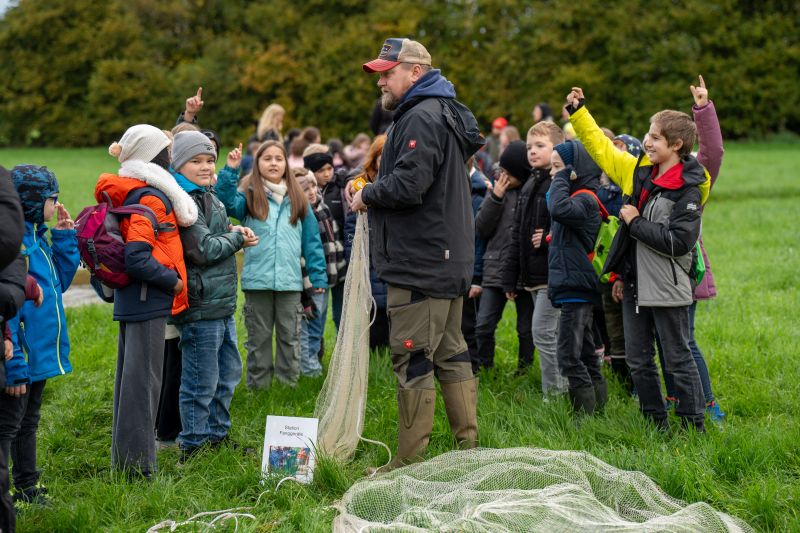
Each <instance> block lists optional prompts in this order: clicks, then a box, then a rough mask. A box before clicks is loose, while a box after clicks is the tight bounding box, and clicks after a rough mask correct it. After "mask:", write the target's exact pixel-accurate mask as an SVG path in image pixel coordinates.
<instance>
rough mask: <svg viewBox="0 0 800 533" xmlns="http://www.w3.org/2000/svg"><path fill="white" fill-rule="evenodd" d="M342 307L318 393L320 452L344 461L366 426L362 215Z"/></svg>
mask: <svg viewBox="0 0 800 533" xmlns="http://www.w3.org/2000/svg"><path fill="white" fill-rule="evenodd" d="M343 301H344V305H343V307H342V319H341V322H340V327H339V333H338V335H337V337H336V347H335V348H334V349H333V354H332V355H331V362H330V365H329V366H328V375H327V377H326V378H325V383H324V384H323V385H322V390H321V391H320V393H319V396H317V404H316V407H315V409H314V416H315V417H317V418H319V429H318V433H317V451H318V452H320V453H323V454H325V455H328V456H332V457H334V458H336V459H340V460H343V461H344V460H348V459H350V458H351V457H352V456H353V453H354V452H355V450H356V446H357V445H358V440H359V439H360V438H361V430H362V429H363V427H364V407H365V405H366V401H367V380H368V373H369V326H370V322H371V312H370V311H371V309H372V308H373V307H374V304H373V302H374V300H373V299H372V289H371V287H370V284H369V225H368V220H367V215H366V214H365V213H359V214H358V216H357V218H356V231H355V235H354V237H353V248H352V252H351V255H350V266H349V267H348V270H347V277H346V278H345V282H344V299H343Z"/></svg>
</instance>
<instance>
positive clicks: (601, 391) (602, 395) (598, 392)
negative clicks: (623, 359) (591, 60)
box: [592, 378, 608, 411]
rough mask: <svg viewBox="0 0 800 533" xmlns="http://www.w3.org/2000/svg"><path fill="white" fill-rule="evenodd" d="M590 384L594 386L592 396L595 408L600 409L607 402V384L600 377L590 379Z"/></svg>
mask: <svg viewBox="0 0 800 533" xmlns="http://www.w3.org/2000/svg"><path fill="white" fill-rule="evenodd" d="M592 385H593V387H594V398H595V402H596V405H595V409H596V410H597V411H602V410H603V408H604V407H605V406H606V403H608V384H607V383H606V380H605V379H602V378H601V379H600V380H599V381H592Z"/></svg>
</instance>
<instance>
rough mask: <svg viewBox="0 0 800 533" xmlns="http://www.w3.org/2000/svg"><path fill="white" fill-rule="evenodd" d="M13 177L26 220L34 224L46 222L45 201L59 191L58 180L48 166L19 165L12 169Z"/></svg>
mask: <svg viewBox="0 0 800 533" xmlns="http://www.w3.org/2000/svg"><path fill="white" fill-rule="evenodd" d="M11 179H12V180H13V182H14V187H16V188H17V193H19V199H20V202H21V203H22V212H23V214H24V215H25V220H26V221H27V222H31V223H33V224H41V223H42V222H44V203H45V202H46V201H47V199H48V198H50V197H51V196H53V195H54V194H57V193H58V180H57V179H56V175H55V174H53V173H52V172H51V171H50V170H48V168H47V167H40V166H36V165H17V166H15V167H14V168H13V169H11Z"/></svg>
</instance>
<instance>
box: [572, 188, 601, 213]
mask: <svg viewBox="0 0 800 533" xmlns="http://www.w3.org/2000/svg"><path fill="white" fill-rule="evenodd" d="M579 194H588V195H589V196H591V197H592V198H594V199H595V201H596V202H597V206H598V207H599V208H600V209H599V211H600V218H602V219H603V220H608V210H607V209H606V206H604V205H603V202H601V201H600V198H598V197H597V194H596V193H595V192H594V191H591V190H589V189H578V190H577V191H575V192H574V193H572V194H570V195H569V197H570V198H573V197H575V196H577V195H579Z"/></svg>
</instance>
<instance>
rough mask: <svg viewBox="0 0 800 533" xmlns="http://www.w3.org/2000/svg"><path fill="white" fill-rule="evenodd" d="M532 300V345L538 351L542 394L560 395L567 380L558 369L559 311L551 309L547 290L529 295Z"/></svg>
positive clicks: (565, 390)
mask: <svg viewBox="0 0 800 533" xmlns="http://www.w3.org/2000/svg"><path fill="white" fill-rule="evenodd" d="M531 296H532V298H533V324H532V329H533V344H534V345H535V346H536V349H537V350H539V366H540V367H541V370H542V392H544V393H545V394H560V393H564V392H567V380H566V379H565V378H564V377H563V376H562V375H561V372H559V369H558V357H557V355H556V349H557V346H558V321H559V316H560V315H561V310H560V309H558V308H557V307H553V304H552V303H551V302H550V297H549V296H547V288H546V287H545V288H544V289H538V290H536V291H534V292H533V293H531Z"/></svg>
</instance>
